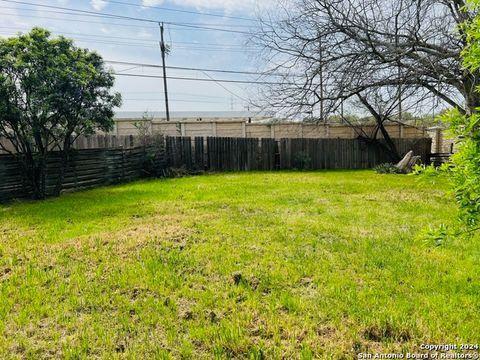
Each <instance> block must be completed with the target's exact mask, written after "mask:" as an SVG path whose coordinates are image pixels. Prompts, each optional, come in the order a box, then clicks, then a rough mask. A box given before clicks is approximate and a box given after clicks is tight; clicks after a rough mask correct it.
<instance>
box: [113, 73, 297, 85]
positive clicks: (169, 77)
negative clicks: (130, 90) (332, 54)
mask: <svg viewBox="0 0 480 360" xmlns="http://www.w3.org/2000/svg"><path fill="white" fill-rule="evenodd" d="M113 74H114V75H118V76H128V77H139V78H152V79H162V78H163V76H159V75H146V74H128V73H116V72H114V73H113ZM167 79H171V80H187V81H206V82H222V83H235V84H255V85H294V84H293V83H285V82H282V83H279V82H268V81H246V80H227V79H213V78H212V79H199V78H191V77H178V76H168V77H167Z"/></svg>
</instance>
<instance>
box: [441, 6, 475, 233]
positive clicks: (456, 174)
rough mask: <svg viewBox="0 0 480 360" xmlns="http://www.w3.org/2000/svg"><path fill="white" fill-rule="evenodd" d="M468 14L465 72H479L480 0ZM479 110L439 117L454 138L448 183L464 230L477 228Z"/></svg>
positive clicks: (471, 7) (465, 29)
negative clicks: (449, 180)
mask: <svg viewBox="0 0 480 360" xmlns="http://www.w3.org/2000/svg"><path fill="white" fill-rule="evenodd" d="M466 6H467V7H468V10H469V11H477V16H476V17H475V18H474V19H472V20H470V21H467V22H465V23H464V24H463V25H462V26H461V28H460V31H461V32H463V33H464V34H465V35H466V39H467V43H466V46H465V49H464V51H463V53H462V56H463V60H464V61H463V64H464V68H465V71H469V72H470V73H472V74H473V73H475V72H477V71H478V70H480V15H478V10H480V0H469V1H468V2H467V5H466ZM476 91H477V93H480V89H479V88H477V90H476ZM479 111H480V109H479V108H476V109H474V110H473V111H472V112H471V113H470V114H464V113H463V112H461V111H460V110H459V109H452V110H451V111H449V112H448V113H446V114H445V115H443V116H442V117H441V120H443V121H444V122H446V123H448V124H449V125H450V132H451V133H452V135H453V136H454V137H455V138H456V139H457V147H458V152H457V153H456V154H455V155H453V156H452V160H451V162H452V165H453V166H452V167H451V168H450V170H449V172H450V173H451V180H452V182H453V186H454V191H455V196H456V199H457V201H458V203H459V206H460V219H461V220H462V222H463V223H464V225H466V226H467V231H469V232H470V231H473V230H477V229H479V228H480V112H479Z"/></svg>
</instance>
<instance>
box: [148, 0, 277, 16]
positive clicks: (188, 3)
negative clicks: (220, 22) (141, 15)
mask: <svg viewBox="0 0 480 360" xmlns="http://www.w3.org/2000/svg"><path fill="white" fill-rule="evenodd" d="M170 2H171V3H174V4H176V5H180V6H183V7H192V8H195V9H198V10H205V9H214V10H224V11H226V12H229V13H231V12H234V11H253V10H255V9H257V8H258V7H263V6H264V5H268V4H271V3H273V2H274V0H241V1H239V0H170ZM163 3H164V0H143V5H145V6H155V5H160V4H163Z"/></svg>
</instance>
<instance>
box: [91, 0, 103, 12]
mask: <svg viewBox="0 0 480 360" xmlns="http://www.w3.org/2000/svg"><path fill="white" fill-rule="evenodd" d="M90 4H91V5H92V6H93V8H94V9H95V10H102V9H103V8H104V7H105V6H107V1H105V0H91V1H90Z"/></svg>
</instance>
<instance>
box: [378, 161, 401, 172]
mask: <svg viewBox="0 0 480 360" xmlns="http://www.w3.org/2000/svg"><path fill="white" fill-rule="evenodd" d="M373 169H374V170H375V172H376V173H377V174H400V169H399V168H398V167H396V166H395V165H394V164H392V163H384V164H380V165H377V166H375V167H374V168H373Z"/></svg>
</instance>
